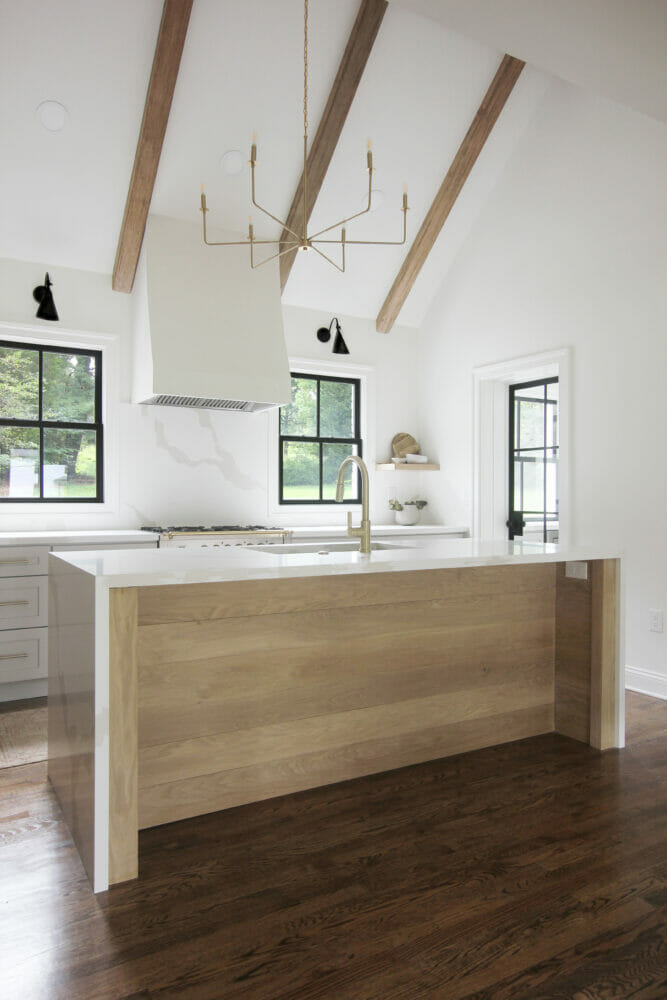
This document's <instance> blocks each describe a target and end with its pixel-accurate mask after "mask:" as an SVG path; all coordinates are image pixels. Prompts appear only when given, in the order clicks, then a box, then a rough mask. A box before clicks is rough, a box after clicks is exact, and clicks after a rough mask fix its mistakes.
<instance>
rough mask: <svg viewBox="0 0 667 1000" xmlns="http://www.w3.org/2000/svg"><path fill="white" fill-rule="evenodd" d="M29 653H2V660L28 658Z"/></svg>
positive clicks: (0, 655) (0, 658) (0, 656)
mask: <svg viewBox="0 0 667 1000" xmlns="http://www.w3.org/2000/svg"><path fill="white" fill-rule="evenodd" d="M27 659H28V654H27V653H0V660H27Z"/></svg>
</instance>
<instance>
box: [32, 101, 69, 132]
mask: <svg viewBox="0 0 667 1000" xmlns="http://www.w3.org/2000/svg"><path fill="white" fill-rule="evenodd" d="M35 113H36V115H37V118H38V120H39V122H40V124H41V125H43V126H44V128H45V129H46V130H47V131H48V132H61V131H62V129H64V127H65V125H66V124H67V117H68V113H67V108H66V107H65V105H64V104H61V103H60V102H59V101H42V103H41V104H40V105H39V106H38V107H37V110H36V112H35Z"/></svg>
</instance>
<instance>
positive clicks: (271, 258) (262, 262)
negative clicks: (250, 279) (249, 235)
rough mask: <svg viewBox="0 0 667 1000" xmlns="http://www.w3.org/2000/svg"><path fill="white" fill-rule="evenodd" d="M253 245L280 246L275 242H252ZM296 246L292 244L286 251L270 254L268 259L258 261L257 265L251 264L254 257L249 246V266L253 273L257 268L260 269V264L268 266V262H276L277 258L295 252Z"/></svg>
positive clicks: (296, 244)
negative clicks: (269, 244)
mask: <svg viewBox="0 0 667 1000" xmlns="http://www.w3.org/2000/svg"><path fill="white" fill-rule="evenodd" d="M253 243H273V244H274V245H276V244H277V245H278V246H280V244H279V243H278V241H277V240H253ZM297 246H298V243H292V244H290V246H288V247H287V249H286V250H278V252H277V253H272V254H271V256H270V257H265V258H264V260H260V261H259V263H257V264H255V263H253V261H254V257H253V253H252V246H251V248H250V266H251V267H252V269H253V270H254V271H255V270H257V268H258V267H261V266H262V264H268V263H269V261H270V260H276V258H278V257H284V256H285V254H286V253H293V252H294V250H295V248H296V247H297Z"/></svg>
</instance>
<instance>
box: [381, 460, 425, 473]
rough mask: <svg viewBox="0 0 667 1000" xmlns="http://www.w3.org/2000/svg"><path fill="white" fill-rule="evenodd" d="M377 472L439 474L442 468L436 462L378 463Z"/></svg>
mask: <svg viewBox="0 0 667 1000" xmlns="http://www.w3.org/2000/svg"><path fill="white" fill-rule="evenodd" d="M375 468H376V470H377V472H406V471H407V470H408V469H409V470H410V471H411V472H439V471H440V466H439V465H438V464H437V463H435V462H378V463H377V464H376V466H375Z"/></svg>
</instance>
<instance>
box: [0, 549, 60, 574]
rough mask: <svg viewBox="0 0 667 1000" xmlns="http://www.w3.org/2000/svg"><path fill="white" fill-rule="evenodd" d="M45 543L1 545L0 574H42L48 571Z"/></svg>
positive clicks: (47, 550)
mask: <svg viewBox="0 0 667 1000" xmlns="http://www.w3.org/2000/svg"><path fill="white" fill-rule="evenodd" d="M48 556H49V547H48V546H47V545H1V546H0V576H42V575H43V574H44V573H48V570H49V566H48Z"/></svg>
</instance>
